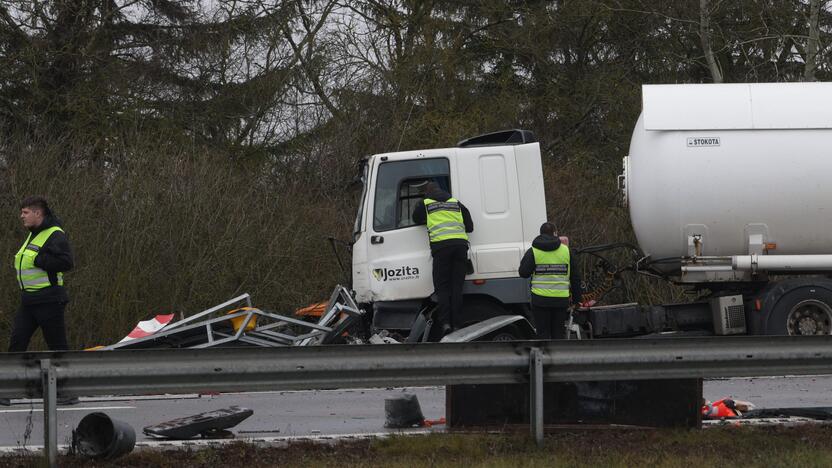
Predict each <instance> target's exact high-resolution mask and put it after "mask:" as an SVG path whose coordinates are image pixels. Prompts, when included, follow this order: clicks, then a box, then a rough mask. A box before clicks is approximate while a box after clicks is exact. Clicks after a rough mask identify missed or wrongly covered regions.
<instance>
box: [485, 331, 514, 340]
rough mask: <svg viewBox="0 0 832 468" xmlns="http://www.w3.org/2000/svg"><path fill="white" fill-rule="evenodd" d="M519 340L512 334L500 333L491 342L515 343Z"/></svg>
mask: <svg viewBox="0 0 832 468" xmlns="http://www.w3.org/2000/svg"><path fill="white" fill-rule="evenodd" d="M516 339H517V338H515V337H514V335H512V334H511V333H505V332H504V333H499V334H497V335H494V338H493V339H492V340H491V341H514V340H516Z"/></svg>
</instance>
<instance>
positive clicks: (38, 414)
mask: <svg viewBox="0 0 832 468" xmlns="http://www.w3.org/2000/svg"><path fill="white" fill-rule="evenodd" d="M402 393H414V394H416V395H417V396H418V398H419V402H420V404H421V407H422V412H423V413H424V415H425V417H426V418H428V419H438V418H440V417H442V416H444V412H445V392H444V387H420V388H407V389H365V390H326V391H303V392H263V393H237V394H222V395H196V394H193V395H175V396H158V397H140V398H127V397H112V398H82V399H81V403H80V404H78V405H74V406H67V407H59V409H58V423H59V428H58V443H59V444H68V443H69V440H70V437H71V433H72V429H73V428H75V427H76V426H77V425H78V422H79V421H80V420H81V418H83V417H84V416H85V415H87V414H88V413H91V412H96V411H101V412H104V413H107V414H108V415H110V417H112V418H115V419H119V420H122V421H124V422H126V423H128V424H130V425H131V426H132V427H133V428H135V429H136V436H137V441H139V442H142V441H147V440H152V439H150V438H148V437H146V436H145V435H144V434H143V433H142V432H141V430H142V428H143V427H145V426H149V425H154V424H158V423H161V422H164V421H168V420H170V419H174V418H180V417H184V416H191V415H194V414H198V413H202V412H206V411H211V410H216V409H221V408H226V407H228V406H231V405H237V406H243V407H246V408H251V409H253V410H254V414H253V415H252V416H251V417H250V418H248V419H247V420H245V421H243V422H242V423H240V424H239V425H238V426H236V427H235V428H234V429H233V431H234V432H235V433H236V434H237V438H238V439H241V438H252V439H262V438H265V439H271V438H275V437H291V436H326V435H331V436H342V435H355V434H375V433H384V432H388V430H387V429H385V428H384V400H385V398H391V397H394V396H397V395H401V394H402ZM704 396H705V398H707V399H710V400H716V399H719V398H725V397H730V398H735V399H740V400H747V401H751V402H753V403H755V404H756V405H757V406H758V407H760V408H774V407H807V406H832V376H819V377H775V378H756V379H728V380H713V381H706V382H705V386H704ZM41 408H42V406H41V404H40V402H39V401H29V400H13V404H12V406H10V407H5V406H0V447H3V448H4V449H3V450H6V451H8V450H10V449H12V448H20V447H23V446H27V447H33V446H39V445H41V444H42V440H43V439H42V437H43V425H42V424H43V413H42V409H41ZM414 431H421V432H424V431H425V430H424V429H415V430H414ZM396 432H397V431H396ZM27 434H28V435H27Z"/></svg>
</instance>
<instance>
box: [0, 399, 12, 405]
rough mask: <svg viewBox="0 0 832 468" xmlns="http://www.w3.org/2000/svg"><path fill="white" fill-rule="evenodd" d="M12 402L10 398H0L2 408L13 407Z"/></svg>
mask: <svg viewBox="0 0 832 468" xmlns="http://www.w3.org/2000/svg"><path fill="white" fill-rule="evenodd" d="M11 405H12V401H11V400H9V399H8V398H0V406H11Z"/></svg>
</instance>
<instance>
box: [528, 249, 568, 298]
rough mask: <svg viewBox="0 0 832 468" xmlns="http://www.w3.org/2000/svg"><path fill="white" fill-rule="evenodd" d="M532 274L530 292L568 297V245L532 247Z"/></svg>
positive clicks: (547, 295)
mask: <svg viewBox="0 0 832 468" xmlns="http://www.w3.org/2000/svg"><path fill="white" fill-rule="evenodd" d="M532 253H534V264H535V266H534V274H532V284H531V286H532V294H535V295H538V296H543V297H569V273H570V271H569V268H570V267H569V247H567V246H566V245H564V244H561V245H560V247H558V248H557V249H555V250H550V251H547V250H540V249H537V248H534V247H532Z"/></svg>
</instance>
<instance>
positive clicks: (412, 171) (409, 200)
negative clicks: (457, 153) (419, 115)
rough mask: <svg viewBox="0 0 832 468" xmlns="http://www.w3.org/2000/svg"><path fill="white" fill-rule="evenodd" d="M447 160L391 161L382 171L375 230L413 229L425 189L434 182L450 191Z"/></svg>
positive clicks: (377, 194) (382, 167)
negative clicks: (427, 184)
mask: <svg viewBox="0 0 832 468" xmlns="http://www.w3.org/2000/svg"><path fill="white" fill-rule="evenodd" d="M449 174H450V164H449V163H448V159H447V158H434V159H413V160H409V161H391V162H386V163H383V164H381V165H380V166H379V168H378V176H377V180H376V193H375V206H374V207H373V230H375V232H383V231H390V230H393V229H400V228H404V227H408V226H413V224H414V223H413V220H412V219H411V214H412V213H413V209H414V208H415V207H416V205H417V204H418V203H420V202H421V199H422V188H423V187H424V185H425V184H426V183H428V182H430V181H433V182H436V183H438V184H439V186H440V187H442V188H443V189H444V190H447V191H448V192H450V188H451V187H450V176H449Z"/></svg>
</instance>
